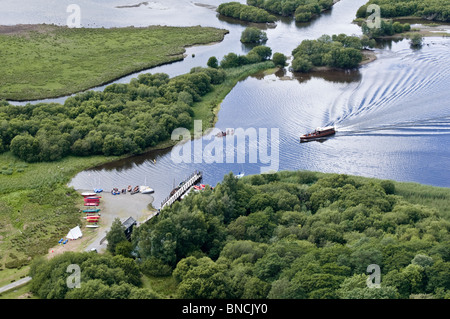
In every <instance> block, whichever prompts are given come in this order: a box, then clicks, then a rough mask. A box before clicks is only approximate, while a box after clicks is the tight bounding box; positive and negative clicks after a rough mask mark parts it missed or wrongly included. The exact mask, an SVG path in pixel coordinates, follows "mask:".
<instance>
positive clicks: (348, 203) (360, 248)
mask: <svg viewBox="0 0 450 319" xmlns="http://www.w3.org/2000/svg"><path fill="white" fill-rule="evenodd" d="M386 190H388V192H387V191H386ZM449 231H450V223H449V222H448V221H446V220H444V219H442V218H441V217H440V216H439V213H438V212H437V211H436V210H434V209H431V208H429V207H425V206H421V205H417V204H410V203H409V202H407V201H405V200H404V199H403V198H402V197H401V196H398V195H395V186H394V185H393V184H392V183H391V182H389V181H379V182H375V181H370V182H367V181H361V180H357V179H354V178H352V177H349V176H346V175H338V174H331V175H326V176H324V177H320V178H318V177H315V176H314V175H312V174H311V173H309V172H280V173H276V174H265V175H255V176H251V177H246V178H242V179H236V178H235V177H234V176H233V175H232V174H229V175H227V176H225V177H224V180H223V182H222V183H220V184H218V185H217V186H216V187H215V188H214V190H211V189H208V188H207V189H206V190H205V191H202V192H201V193H197V194H195V195H189V196H187V197H186V198H185V199H183V201H182V202H180V203H175V204H174V205H172V206H171V207H168V208H165V209H164V210H163V211H162V212H161V214H160V215H159V216H158V217H157V218H154V219H152V220H151V221H149V222H148V223H146V224H144V225H142V226H140V227H139V228H138V229H137V231H136V232H135V233H134V236H133V244H134V247H135V253H136V254H137V255H138V256H139V257H140V258H142V260H147V259H149V260H155V259H157V260H160V261H161V262H162V263H165V264H166V265H167V266H169V267H171V268H172V269H174V270H173V277H174V278H175V280H176V281H177V283H178V288H177V294H178V297H179V298H346V299H352V298H365V299H370V298H390V299H391V298H409V297H414V296H421V295H427V296H433V297H435V298H444V297H445V296H447V297H449V296H450V295H449V293H450V281H449V280H448V279H446V278H450V277H449V276H448V271H449V270H448V269H450V268H449V267H448V266H449V265H450V254H449V253H448V249H447V250H446V249H443V247H445V246H447V245H448V243H449V242H450V235H449ZM371 264H377V265H379V266H380V269H381V287H380V288H370V287H368V286H367V278H368V273H366V271H367V267H368V266H369V265H371Z"/></svg>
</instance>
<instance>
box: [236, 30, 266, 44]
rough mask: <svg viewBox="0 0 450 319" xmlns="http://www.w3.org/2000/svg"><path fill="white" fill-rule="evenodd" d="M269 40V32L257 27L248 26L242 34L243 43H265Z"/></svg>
mask: <svg viewBox="0 0 450 319" xmlns="http://www.w3.org/2000/svg"><path fill="white" fill-rule="evenodd" d="M266 41H267V34H266V33H265V32H264V31H262V30H260V29H258V28H255V27H247V28H245V30H244V31H242V34H241V42H242V43H258V44H260V43H263V42H266Z"/></svg>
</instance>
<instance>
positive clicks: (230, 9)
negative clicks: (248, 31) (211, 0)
mask: <svg viewBox="0 0 450 319" xmlns="http://www.w3.org/2000/svg"><path fill="white" fill-rule="evenodd" d="M217 12H218V13H219V14H221V15H224V16H226V17H231V18H235V19H239V20H242V21H248V22H256V23H273V22H275V21H276V20H277V18H276V17H275V16H274V15H272V14H270V13H269V12H267V11H266V10H263V9H260V8H255V7H250V6H247V5H245V4H241V3H239V2H226V3H222V4H220V5H219V7H218V8H217Z"/></svg>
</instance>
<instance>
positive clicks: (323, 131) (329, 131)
mask: <svg viewBox="0 0 450 319" xmlns="http://www.w3.org/2000/svg"><path fill="white" fill-rule="evenodd" d="M335 133H336V130H335V128H334V126H327V127H318V128H317V129H316V130H315V131H314V132H311V133H308V134H304V135H302V136H300V142H308V141H311V140H315V139H319V138H323V137H326V136H330V135H334V134H335Z"/></svg>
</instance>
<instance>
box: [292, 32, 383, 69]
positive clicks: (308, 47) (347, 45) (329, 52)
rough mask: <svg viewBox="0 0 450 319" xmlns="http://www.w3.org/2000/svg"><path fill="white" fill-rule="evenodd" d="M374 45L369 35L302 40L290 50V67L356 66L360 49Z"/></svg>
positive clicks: (343, 67) (343, 35) (359, 59)
mask: <svg viewBox="0 0 450 319" xmlns="http://www.w3.org/2000/svg"><path fill="white" fill-rule="evenodd" d="M374 45H375V43H374V40H373V39H369V37H367V36H365V37H361V38H359V37H357V36H347V35H345V34H339V35H333V36H329V35H323V36H321V37H320V38H318V39H316V40H303V41H302V42H301V43H300V45H299V46H298V47H296V48H295V49H294V50H293V51H292V55H293V57H294V59H293V60H292V69H293V70H294V71H295V72H309V71H311V70H312V69H313V67H321V66H327V67H332V68H340V69H352V68H356V67H357V66H358V65H359V63H360V62H361V61H362V59H363V55H362V53H361V50H362V49H363V48H367V47H373V46H374Z"/></svg>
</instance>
